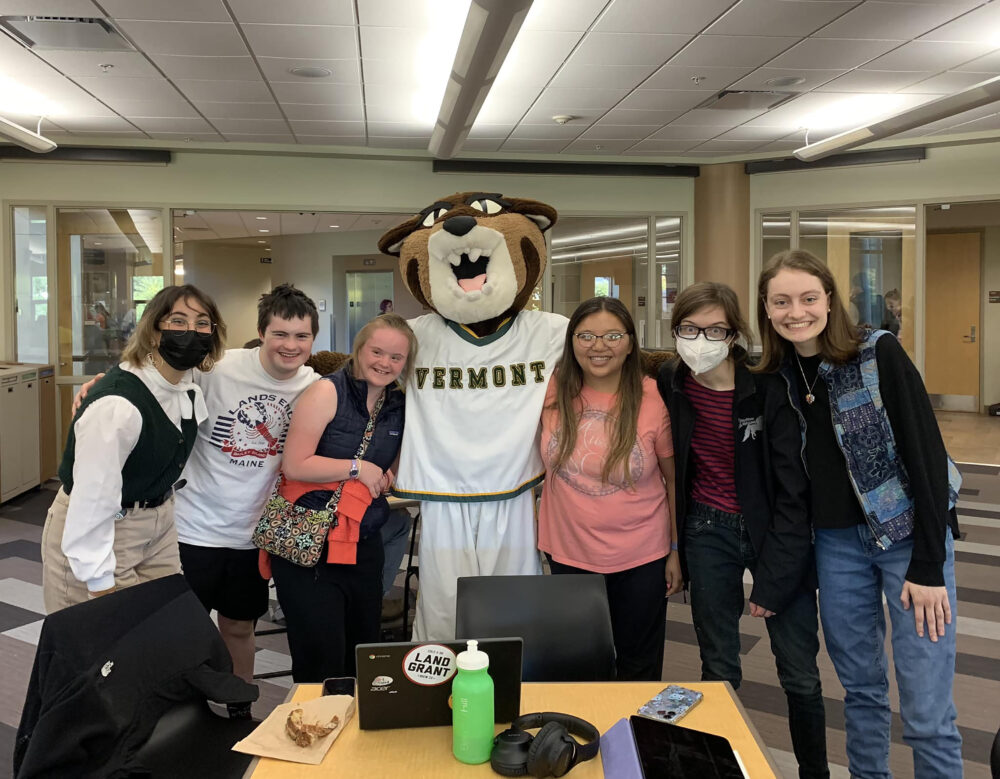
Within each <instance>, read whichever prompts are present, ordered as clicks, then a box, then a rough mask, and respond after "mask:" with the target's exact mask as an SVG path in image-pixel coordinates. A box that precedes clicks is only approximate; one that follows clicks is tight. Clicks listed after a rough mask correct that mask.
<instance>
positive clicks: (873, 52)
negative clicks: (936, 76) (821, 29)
mask: <svg viewBox="0 0 1000 779" xmlns="http://www.w3.org/2000/svg"><path fill="white" fill-rule="evenodd" d="M899 45H900V42H899V41H890V40H847V39H843V38H807V39H806V40H804V41H802V42H801V43H799V44H797V45H795V46H793V47H792V48H791V49H789V50H788V51H786V52H785V53H784V54H782V55H781V56H779V57H775V58H774V59H773V60H771V61H770V62H769V63H767V64H768V67H772V68H790V69H792V70H794V69H796V68H801V69H803V70H804V69H807V68H819V69H823V70H827V69H828V70H832V69H836V68H839V69H841V70H850V69H851V68H856V67H858V66H860V65H864V64H865V63H866V62H869V61H870V60H873V59H875V58H876V57H878V56H880V55H882V54H885V53H886V52H887V51H889V50H890V49H894V48H896V47H897V46H899ZM915 69H916V70H927V68H915ZM879 70H914V68H888V67H883V68H879Z"/></svg>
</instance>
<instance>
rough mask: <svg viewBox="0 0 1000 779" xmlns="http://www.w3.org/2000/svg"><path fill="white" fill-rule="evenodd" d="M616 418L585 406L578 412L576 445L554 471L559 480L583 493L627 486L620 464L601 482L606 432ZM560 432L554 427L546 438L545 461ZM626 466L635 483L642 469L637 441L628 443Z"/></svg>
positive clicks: (552, 457) (556, 447)
mask: <svg viewBox="0 0 1000 779" xmlns="http://www.w3.org/2000/svg"><path fill="white" fill-rule="evenodd" d="M616 419H617V418H616V417H614V416H612V415H611V414H609V413H607V412H606V411H599V410H596V409H587V410H585V411H584V412H583V413H582V414H580V419H579V422H578V423H577V433H576V448H575V449H574V450H573V454H572V455H570V457H569V459H568V460H567V461H566V462H564V463H563V464H562V467H560V468H559V470H558V471H557V472H556V475H557V476H558V477H559V478H560V479H562V480H563V481H564V482H566V483H567V484H568V485H569V486H570V487H572V488H573V489H574V490H576V491H577V492H579V493H582V494H584V495H598V496H601V495H613V494H614V493H616V492H618V491H620V490H623V489H625V488H626V487H627V486H628V485H627V484H626V482H625V471H624V469H623V468H621V467H618V468H616V469H615V470H614V471H612V472H611V473H610V474H608V480H607V482H603V481H601V471H602V470H603V469H604V461H605V460H606V458H607V455H608V450H609V449H610V448H611V442H610V441H609V439H608V432H607V431H608V427H609V426H610V425H612V424H614V423H615V421H616ZM560 433H561V429H559V430H556V431H555V432H554V433H553V434H552V438H551V439H549V445H548V450H547V451H546V453H545V460H546V462H548V463H551V462H553V461H554V460H555V458H556V454H557V453H558V451H559V441H560ZM628 467H629V473H630V475H631V476H632V482H633V483H635V482H638V481H639V480H640V479H641V478H642V474H643V470H644V469H645V456H644V455H643V453H642V449H641V448H640V447H639V442H638V441H636V443H635V444H634V445H633V446H632V453H631V454H630V455H629V461H628Z"/></svg>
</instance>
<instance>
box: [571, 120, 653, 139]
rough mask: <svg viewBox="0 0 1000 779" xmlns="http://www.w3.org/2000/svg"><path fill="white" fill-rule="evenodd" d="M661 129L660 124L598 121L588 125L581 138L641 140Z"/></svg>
mask: <svg viewBox="0 0 1000 779" xmlns="http://www.w3.org/2000/svg"><path fill="white" fill-rule="evenodd" d="M659 129H660V126H659V125H658V124H632V125H626V124H608V123H606V122H598V123H597V124H594V125H591V126H590V127H588V128H587V129H586V130H585V131H584V132H583V134H582V135H581V136H580V137H581V138H586V139H587V140H591V141H627V140H632V141H640V140H642V139H643V138H646V137H648V136H650V135H652V134H653V133H655V132H656V131H657V130H659Z"/></svg>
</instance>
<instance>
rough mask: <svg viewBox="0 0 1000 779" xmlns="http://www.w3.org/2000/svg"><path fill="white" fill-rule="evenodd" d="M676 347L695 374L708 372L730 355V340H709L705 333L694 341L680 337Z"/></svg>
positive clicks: (699, 334) (700, 334)
mask: <svg viewBox="0 0 1000 779" xmlns="http://www.w3.org/2000/svg"><path fill="white" fill-rule="evenodd" d="M674 348H675V349H676V350H677V354H679V355H680V357H681V359H682V360H684V364H685V365H687V367H689V368H690V369H691V372H692V373H694V374H701V373H708V372H709V371H710V370H712V369H713V368H717V367H718V366H720V365H722V363H723V362H724V361H725V359H726V358H727V357H728V356H729V342H728V341H709V340H708V339H707V338H706V337H705V334H704V333H698V337H697V338H695V339H694V340H692V341H688V340H686V339H684V338H678V339H677V343H676V345H675V347H674Z"/></svg>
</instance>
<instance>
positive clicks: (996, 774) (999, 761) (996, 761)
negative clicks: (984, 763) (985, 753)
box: [990, 729, 1000, 779]
mask: <svg viewBox="0 0 1000 779" xmlns="http://www.w3.org/2000/svg"><path fill="white" fill-rule="evenodd" d="M990 773H991V774H992V775H993V779H998V778H1000V729H998V730H997V734H996V736H995V737H994V738H993V749H992V750H990Z"/></svg>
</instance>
